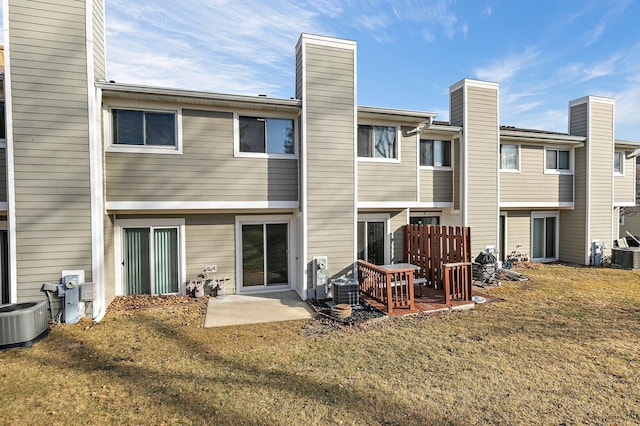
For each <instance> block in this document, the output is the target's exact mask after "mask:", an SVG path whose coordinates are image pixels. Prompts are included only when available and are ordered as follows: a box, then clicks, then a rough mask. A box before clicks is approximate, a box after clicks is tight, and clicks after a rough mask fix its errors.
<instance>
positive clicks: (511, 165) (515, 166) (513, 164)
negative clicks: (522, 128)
mask: <svg viewBox="0 0 640 426" xmlns="http://www.w3.org/2000/svg"><path fill="white" fill-rule="evenodd" d="M518 157H519V156H518V145H507V144H501V145H500V170H502V171H518V170H520V163H519V161H518Z"/></svg>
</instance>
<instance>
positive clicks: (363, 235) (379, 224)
mask: <svg viewBox="0 0 640 426" xmlns="http://www.w3.org/2000/svg"><path fill="white" fill-rule="evenodd" d="M357 231H358V259H362V260H366V261H367V262H369V263H373V264H374V265H384V264H386V263H389V259H388V257H387V253H388V252H389V241H388V238H387V231H386V219H384V220H378V219H375V218H367V219H361V220H359V221H358V229H357Z"/></svg>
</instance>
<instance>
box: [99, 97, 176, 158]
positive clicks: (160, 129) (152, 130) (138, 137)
mask: <svg viewBox="0 0 640 426" xmlns="http://www.w3.org/2000/svg"><path fill="white" fill-rule="evenodd" d="M179 115H180V114H179V112H178V111H152V110H141V109H129V108H112V109H111V137H110V139H109V140H110V145H109V149H110V150H111V151H127V152H144V153H164V154H167V153H180V152H181V147H180V138H179V133H180V132H179V122H180V120H179Z"/></svg>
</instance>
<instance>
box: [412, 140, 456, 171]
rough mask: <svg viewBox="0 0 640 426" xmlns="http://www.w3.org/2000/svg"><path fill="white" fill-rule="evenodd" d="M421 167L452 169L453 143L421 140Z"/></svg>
mask: <svg viewBox="0 0 640 426" xmlns="http://www.w3.org/2000/svg"><path fill="white" fill-rule="evenodd" d="M420 165H421V166H427V167H451V141H441V140H434V139H420Z"/></svg>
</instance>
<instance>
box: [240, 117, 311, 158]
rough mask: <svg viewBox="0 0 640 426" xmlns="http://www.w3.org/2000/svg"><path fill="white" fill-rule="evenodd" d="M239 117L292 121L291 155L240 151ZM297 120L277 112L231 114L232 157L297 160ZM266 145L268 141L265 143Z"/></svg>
mask: <svg viewBox="0 0 640 426" xmlns="http://www.w3.org/2000/svg"><path fill="white" fill-rule="evenodd" d="M240 117H264V118H265V119H267V120H268V119H270V118H280V119H285V120H291V121H293V154H282V153H269V152H243V151H240ZM297 121H298V120H296V117H293V116H291V115H290V114H282V113H277V112H269V113H268V114H265V113H264V112H252V111H243V112H242V113H238V112H234V113H233V156H234V157H239V158H242V157H244V158H279V159H285V160H296V159H297V158H298V123H297ZM265 142H266V143H268V141H265Z"/></svg>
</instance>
